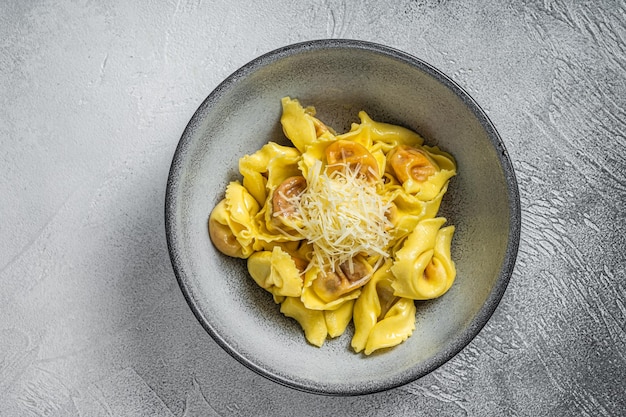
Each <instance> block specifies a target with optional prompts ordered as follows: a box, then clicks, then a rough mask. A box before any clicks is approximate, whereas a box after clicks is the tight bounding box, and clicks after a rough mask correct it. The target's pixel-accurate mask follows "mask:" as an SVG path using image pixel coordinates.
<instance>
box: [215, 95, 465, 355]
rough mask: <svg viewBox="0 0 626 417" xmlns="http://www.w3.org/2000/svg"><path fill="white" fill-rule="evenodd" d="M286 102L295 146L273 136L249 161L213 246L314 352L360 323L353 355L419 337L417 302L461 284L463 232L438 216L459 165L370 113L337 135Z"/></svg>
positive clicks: (221, 209)
mask: <svg viewBox="0 0 626 417" xmlns="http://www.w3.org/2000/svg"><path fill="white" fill-rule="evenodd" d="M281 104H282V116H281V119H280V122H281V125H282V130H283V133H284V135H285V136H286V138H287V139H288V140H289V141H291V144H292V145H293V146H285V145H280V144H278V142H279V141H280V140H281V139H280V138H276V139H277V142H269V143H267V144H266V145H265V146H263V147H262V148H261V149H259V150H258V151H256V152H254V153H252V154H250V155H245V156H243V157H242V158H241V159H240V161H239V171H240V173H241V175H242V180H241V182H238V181H233V182H231V183H230V184H229V185H228V186H227V188H226V192H225V196H224V199H223V200H222V201H220V202H219V203H218V204H217V205H216V206H215V208H214V209H213V211H212V212H211V214H210V216H209V235H210V238H211V240H212V242H213V244H214V245H215V247H216V248H217V249H218V250H219V251H220V252H222V253H224V254H226V255H228V256H232V257H238V258H243V259H247V266H248V271H249V274H250V276H251V277H252V279H253V280H254V281H255V282H256V283H257V284H258V285H259V286H260V287H261V288H263V289H265V290H266V291H267V292H269V293H270V294H271V295H272V297H273V299H274V301H275V302H276V303H277V304H280V311H281V313H283V314H284V315H285V316H286V317H290V318H293V319H294V320H296V321H297V322H298V323H299V325H300V327H301V328H302V329H303V331H304V334H305V337H306V339H307V341H308V342H309V343H310V344H312V345H314V346H322V345H323V344H324V343H325V341H326V340H327V339H328V338H335V337H338V336H341V335H342V334H344V333H345V332H346V329H348V328H349V327H350V323H353V326H354V334H353V336H352V341H351V346H352V348H353V349H354V351H355V352H362V353H363V354H365V355H370V354H371V353H372V352H375V351H377V350H381V349H385V348H391V347H393V346H396V345H398V344H400V343H402V342H403V341H405V340H406V339H407V338H408V337H410V336H411V334H412V333H413V331H414V329H415V323H416V314H417V307H416V302H418V301H419V300H428V299H432V298H436V297H440V296H441V295H443V294H444V293H445V292H447V291H448V290H449V289H450V287H451V286H452V284H453V282H454V280H455V277H456V269H455V265H454V262H453V260H452V258H451V243H452V237H453V233H454V226H444V223H445V222H446V219H444V218H442V217H437V214H438V211H439V206H440V205H441V201H442V197H443V195H444V194H445V193H446V191H447V189H448V185H449V181H450V178H452V177H453V176H454V175H456V164H455V162H454V159H453V158H452V156H451V155H449V154H447V153H446V152H444V151H442V150H440V149H439V148H437V147H429V146H425V145H424V144H423V142H424V140H423V139H422V137H420V136H419V135H418V134H417V133H415V132H413V131H411V130H409V129H406V128H404V127H401V126H396V125H392V124H387V123H381V122H377V121H374V120H372V119H371V118H370V117H369V116H368V115H367V113H366V112H365V111H361V112H359V119H360V123H353V124H352V127H351V128H350V130H349V131H348V132H346V133H343V134H337V133H336V132H335V131H334V130H333V129H332V128H330V127H329V126H327V125H325V124H324V123H323V122H322V121H320V120H319V119H317V118H316V117H315V109H314V108H313V107H303V106H302V105H301V104H300V102H298V100H294V99H291V98H289V97H285V98H283V99H282V101H281ZM320 187H322V188H320Z"/></svg>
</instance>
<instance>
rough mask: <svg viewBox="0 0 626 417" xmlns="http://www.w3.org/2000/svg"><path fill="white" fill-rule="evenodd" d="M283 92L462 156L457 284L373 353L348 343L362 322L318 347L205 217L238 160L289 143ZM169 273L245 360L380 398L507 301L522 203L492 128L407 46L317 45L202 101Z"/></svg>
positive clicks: (453, 210) (175, 184)
mask: <svg viewBox="0 0 626 417" xmlns="http://www.w3.org/2000/svg"><path fill="white" fill-rule="evenodd" d="M283 96H290V97H292V98H297V99H299V100H300V101H301V102H302V103H303V104H305V105H312V106H315V107H316V109H317V111H318V113H317V116H318V117H319V118H320V119H321V120H323V121H324V122H326V123H327V124H328V125H330V126H332V127H334V128H335V130H337V131H339V132H343V131H345V130H347V129H348V128H349V126H350V123H352V122H355V121H358V118H357V113H358V111H359V110H365V111H366V112H367V113H368V114H369V115H370V116H371V117H372V118H373V119H374V120H378V121H384V122H388V123H393V124H399V125H403V126H405V127H408V128H410V129H413V130H415V131H417V132H418V133H420V134H421V135H422V136H423V137H424V138H425V140H426V144H428V145H437V146H439V147H440V148H442V149H443V150H446V151H448V152H449V153H451V154H452V155H454V157H455V158H456V161H457V163H458V175H457V176H456V177H454V178H453V179H452V180H451V182H450V186H449V191H448V193H447V194H446V196H445V198H444V201H443V203H442V206H441V210H440V213H441V215H443V216H445V217H446V218H447V219H448V224H453V225H455V226H456V232H455V235H454V239H453V242H452V257H453V259H454V261H455V262H456V267H457V278H456V281H455V283H454V285H453V286H452V288H451V289H450V290H449V291H448V292H447V293H446V294H445V295H444V296H442V297H440V298H438V299H436V300H432V301H428V302H418V304H417V321H416V328H415V331H414V333H413V335H412V336H411V337H410V338H409V339H408V340H407V341H406V342H404V343H402V344H400V345H399V346H397V347H395V348H392V349H387V350H385V351H383V352H380V353H375V354H372V355H370V356H365V355H363V354H356V353H354V352H353V351H352V349H351V347H350V339H351V337H352V334H353V328H352V327H349V328H348V330H347V331H346V332H345V333H344V335H343V336H341V337H339V338H336V339H331V340H328V341H327V342H326V343H325V344H324V346H323V347H321V348H317V347H314V346H312V345H310V344H308V343H307V341H306V340H305V338H304V334H303V332H302V330H301V328H300V327H299V325H298V323H296V322H295V321H294V320H292V319H290V318H287V317H285V316H283V315H282V314H281V313H280V312H279V306H278V305H276V304H274V302H273V300H272V297H271V295H270V294H269V293H268V292H266V291H265V290H263V289H261V288H259V287H257V285H256V284H255V283H254V281H253V280H252V279H251V278H250V277H249V276H248V273H247V269H246V263H245V261H244V260H241V259H233V258H229V257H227V256H225V255H223V254H221V253H219V252H218V251H217V250H216V249H215V248H214V247H213V245H212V244H211V241H210V239H209V234H208V232H207V220H208V216H209V214H210V212H211V210H212V208H213V207H214V206H215V205H216V204H217V203H218V202H219V201H220V200H221V199H222V198H223V196H224V190H225V187H226V185H227V184H228V182H229V181H232V180H237V179H240V178H241V177H240V175H239V172H238V169H237V167H238V160H239V158H241V157H242V156H243V155H245V154H250V153H252V152H254V151H256V150H258V149H259V148H261V146H263V145H264V144H265V143H267V142H268V141H270V140H274V141H278V142H280V143H284V144H287V143H288V142H286V140H285V139H284V136H283V133H282V130H281V126H280V122H279V119H280V115H281V103H280V99H281V98H282V97H283ZM165 222H166V234H167V242H168V247H169V251H170V256H171V260H172V265H173V268H174V272H175V274H176V277H177V279H178V282H179V284H180V287H181V289H182V292H183V294H184V296H185V298H186V299H187V302H188V303H189V306H190V307H191V309H192V310H193V312H194V314H195V315H196V317H197V319H198V320H199V321H200V323H201V324H202V326H203V327H204V328H205V329H206V331H207V332H208V333H209V334H210V335H211V336H212V337H213V338H214V339H215V341H216V342H217V343H218V344H219V345H220V346H221V347H222V348H224V349H225V350H226V351H227V352H228V353H230V354H231V355H232V356H233V357H234V358H235V359H237V360H238V361H239V362H241V363H242V364H243V365H245V366H247V367H248V368H250V369H252V370H254V371H256V372H258V373H259V374H261V375H263V376H265V377H267V378H269V379H270V380H273V381H275V382H278V383H281V384H284V385H287V386H289V387H292V388H295V389H300V390H304V391H308V392H313V393H319V394H327V395H356V394H366V393H373V392H377V391H382V390H386V389H390V388H393V387H397V386H400V385H403V384H406V383H408V382H411V381H414V380H416V379H418V378H420V377H422V376H424V375H426V374H428V373H429V372H431V371H433V370H434V369H436V368H437V367H439V366H440V365H442V364H443V363H445V362H446V361H448V360H449V359H451V358H452V357H453V356H454V355H455V354H457V353H458V352H459V351H460V350H461V349H463V348H464V347H465V346H466V345H467V344H468V343H469V342H470V341H471V340H472V338H474V336H476V334H477V333H478V332H479V331H480V330H481V328H482V327H483V326H484V325H485V323H486V322H487V320H489V318H490V316H491V315H492V313H493V311H494V310H495V308H496V306H497V304H498V302H499V301H500V299H501V298H502V296H503V293H504V291H505V288H506V286H507V284H508V281H509V278H510V276H511V273H512V270H513V267H514V263H515V258H516V254H517V248H518V241H519V233H520V201H519V194H518V188H517V183H516V180H515V175H514V172H513V168H512V166H511V162H510V160H509V157H508V155H507V152H506V150H505V148H504V145H503V143H502V140H501V138H500V137H499V135H498V133H497V132H496V129H495V128H494V126H493V124H492V123H491V122H490V121H489V119H488V118H487V116H486V115H485V113H484V112H483V111H482V110H481V108H480V107H479V106H478V104H476V102H475V101H474V100H473V99H472V98H471V97H470V96H469V95H468V94H467V93H466V92H465V91H463V89H461V88H460V87H459V86H458V85H457V84H456V83H454V82H453V81H452V80H451V79H450V78H448V77H447V76H446V75H444V74H442V73H441V72H440V71H438V70H437V69H435V68H434V67H432V66H431V65H429V64H427V63H426V62H424V61H422V60H420V59H418V58H416V57H413V56H411V55H408V54H406V53H403V52H401V51H398V50H395V49H392V48H389V47H386V46H382V45H378V44H372V43H367V42H361V41H351V40H319V41H311V42H305V43H299V44H295V45H290V46H286V47H283V48H280V49H278V50H275V51H273V52H270V53H267V54H265V55H263V56H261V57H259V58H257V59H254V60H253V61H251V62H249V63H248V64H246V65H244V66H243V67H242V68H240V69H239V70H237V71H236V72H235V73H233V74H232V75H231V76H229V77H228V78H227V79H226V80H225V81H223V82H222V83H221V84H220V85H219V86H218V87H217V88H216V89H215V90H214V91H213V92H211V93H210V95H209V96H208V97H207V98H206V100H205V101H204V102H203V103H202V105H201V106H200V107H199V108H198V110H197V111H196V113H195V114H194V115H193V117H192V118H191V121H190V122H189V124H188V126H187V128H186V129H185V131H184V133H183V135H182V138H181V139H180V143H179V145H178V148H177V149H176V152H175V155H174V157H173V161H172V165H171V170H170V175H169V178H168V183H167V192H166V201H165Z"/></svg>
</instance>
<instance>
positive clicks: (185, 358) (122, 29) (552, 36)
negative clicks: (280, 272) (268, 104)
mask: <svg viewBox="0 0 626 417" xmlns="http://www.w3.org/2000/svg"><path fill="white" fill-rule="evenodd" d="M100 3H101V2H99V1H92V0H82V1H61V0H44V1H11V0H9V1H7V0H4V1H2V2H0V173H1V177H0V415H2V416H83V417H87V416H201V415H202V416H215V415H223V416H229V415H235V416H252V415H255V416H256V415H261V416H271V415H298V416H325V415H338V416H396V415H432V416H459V415H471V416H492V415H512V416H548V415H550V416H552V415H557V416H561V415H581V416H609V415H620V414H622V413H623V412H624V410H625V408H626V402H625V399H624V389H625V388H624V387H625V386H626V376H625V374H626V285H625V283H624V279H625V264H626V255H625V250H626V238H625V235H626V230H625V226H624V224H625V223H626V160H625V159H626V157H625V155H626V9H625V4H624V2H621V1H604V2H595V1H594V2H586V3H584V2H578V1H556V2H540V1H534V2H533V1H529V2H517V1H505V2H501V1H496V0H490V1H479V0H475V1H467V2H462V1H428V0H425V1H407V0H404V1H396V2H393V4H387V2H377V1H363V2H357V1H354V2H349V1H343V2H342V1H329V0H328V1H325V0H322V1H300V2H291V1H287V0H275V1H267V0H266V1H257V2H247V1H233V0H229V1H212V2H211V1H201V0H179V1H178V2H176V1H169V2H166V1H161V2H152V1H147V0H146V1H131V2H128V1H125V0H124V1H122V0H117V1H110V2H106V4H100ZM155 3H158V6H157V5H155ZM329 37H331V38H338V37H343V38H354V39H362V40H368V41H374V42H378V43H383V44H386V45H389V46H392V47H396V48H398V49H401V50H404V51H406V52H408V53H411V54H413V55H415V56H417V57H419V58H421V59H424V60H426V61H428V62H429V63H431V64H433V65H434V66H436V67H438V68H439V69H440V70H442V71H443V72H445V73H447V74H448V75H449V76H451V77H452V78H453V79H454V80H455V81H457V82H458V83H459V84H460V85H461V86H462V87H463V88H465V89H466V90H467V91H468V92H469V93H470V94H471V95H472V96H473V97H474V98H475V99H476V100H477V101H478V102H479V103H480V104H481V105H482V106H483V108H484V109H485V110H486V112H487V113H488V114H489V116H490V118H491V119H492V121H493V122H494V124H495V125H496V127H497V128H498V130H499V131H500V133H501V135H502V137H503V140H504V142H505V144H506V146H507V148H508V150H509V153H510V156H511V159H512V161H513V165H514V167H515V169H516V172H517V175H518V180H519V186H520V192H521V196H522V205H523V209H522V241H521V245H520V253H519V257H518V262H517V265H516V268H515V272H514V274H513V278H512V281H511V283H510V285H509V288H508V290H507V292H506V294H505V296H504V298H503V300H502V302H501V304H500V306H499V307H498V309H497V311H496V312H495V314H494V316H493V318H492V319H491V321H490V322H489V323H488V324H487V326H486V327H485V328H484V329H483V331H482V332H481V333H480V334H479V336H478V337H477V338H476V339H475V340H474V341H473V342H472V343H471V344H470V345H469V346H468V347H467V348H466V349H464V350H463V351H462V352H461V353H460V354H458V355H457V356H456V357H455V358H454V359H453V360H451V361H450V362H448V363H447V364H445V365H444V366H442V367H441V368H439V369H438V370H436V371H435V372H433V373H432V374H430V375H428V376H426V377H424V378H422V379H421V380H418V381H416V382H414V383H412V384H409V385H407V386H404V387H401V388H398V389H395V390H392V391H389V392H384V393H379V394H375V395H369V396H363V397H348V398H325V397H319V396H315V395H310V394H304V393H300V392H297V391H293V390H290V389H288V388H284V387H282V386H278V385H276V384H274V383H271V382H269V381H267V380H265V379H264V378H262V377H260V376H258V375H256V374H255V373H253V372H252V371H249V370H248V369H246V368H244V367H243V366H242V365H240V364H239V363H238V362H236V361H235V360H234V359H232V358H231V357H230V356H228V355H227V354H226V353H225V352H224V351H222V350H221V349H220V348H219V347H218V346H217V345H216V344H215V343H214V342H213V341H212V339H211V338H210V337H209V336H208V335H207V334H206V333H205V332H204V331H203V329H202V328H201V326H200V325H199V324H198V323H197V321H196V319H195V318H194V316H193V315H192V313H191V311H190V309H189V307H188V306H187V304H186V303H185V300H184V299H183V296H182V294H181V292H180V290H179V288H178V286H177V284H176V281H175V278H174V275H173V272H172V268H171V265H170V261H169V258H168V253H167V248H166V243H165V236H164V225H163V202H164V193H165V185H166V179H167V174H168V169H169V164H170V162H171V158H172V155H173V153H174V149H175V147H176V145H177V141H178V138H179V137H180V134H181V133H182V131H183V129H184V127H185V125H186V123H187V122H188V121H189V119H190V118H191V115H192V114H193V112H194V111H195V109H196V108H197V106H198V105H199V104H200V102H201V101H202V100H203V99H204V98H205V96H206V95H208V94H209V93H210V91H211V90H212V89H213V88H214V87H215V86H216V85H217V84H218V83H219V82H220V81H221V80H223V79H224V78H225V77H226V76H228V75H229V74H230V73H231V72H233V71H234V70H236V69H237V68H238V67H239V66H241V65H243V64H245V63H246V62H248V61H249V60H251V59H253V58H255V57H256V56H258V55H260V54H262V53H264V52H267V51H270V50H272V49H274V48H277V47H280V46H283V45H286V44H289V43H293V42H298V41H303V40H309V39H315V38H329Z"/></svg>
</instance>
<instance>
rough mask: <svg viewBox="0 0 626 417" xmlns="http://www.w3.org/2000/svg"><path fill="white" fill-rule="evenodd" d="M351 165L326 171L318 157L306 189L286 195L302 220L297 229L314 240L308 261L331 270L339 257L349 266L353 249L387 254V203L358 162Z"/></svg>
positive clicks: (355, 251)
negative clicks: (361, 172)
mask: <svg viewBox="0 0 626 417" xmlns="http://www.w3.org/2000/svg"><path fill="white" fill-rule="evenodd" d="M354 168H355V167H350V166H349V165H348V164H345V167H344V169H340V170H336V171H334V172H332V173H331V175H330V176H329V175H328V174H327V173H326V172H325V171H324V172H322V163H321V162H320V161H316V163H315V165H314V166H313V167H311V169H309V170H308V173H307V178H306V180H307V187H306V189H305V190H304V191H303V192H302V193H301V194H299V195H296V196H292V197H290V198H289V200H290V203H291V204H293V205H294V206H295V207H296V210H295V212H296V213H297V215H298V217H300V219H301V220H302V223H301V224H302V226H301V227H299V230H298V232H299V233H301V234H302V236H304V237H305V238H306V239H307V240H308V241H309V243H311V244H312V245H313V259H312V260H311V263H310V264H309V267H312V266H314V265H316V266H318V267H320V268H321V269H322V270H328V269H329V268H330V270H331V271H333V272H334V270H335V267H337V266H338V265H340V264H342V263H343V262H346V261H348V262H349V263H350V266H352V259H353V258H354V257H355V256H357V255H365V256H377V255H378V256H380V257H381V258H380V259H379V261H381V260H382V259H385V258H387V257H388V256H389V254H388V253H387V251H386V249H387V246H388V244H389V242H390V240H391V236H390V234H389V233H388V230H389V229H391V227H392V226H393V225H392V224H391V222H390V221H389V219H388V218H387V217H386V215H385V214H386V213H387V211H388V210H389V208H390V203H388V202H387V203H386V202H384V201H383V199H382V197H381V196H380V195H379V194H378V193H377V192H376V185H375V184H372V183H371V182H367V180H366V179H365V178H363V176H362V175H360V173H359V168H360V167H358V166H357V167H356V169H354Z"/></svg>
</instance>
